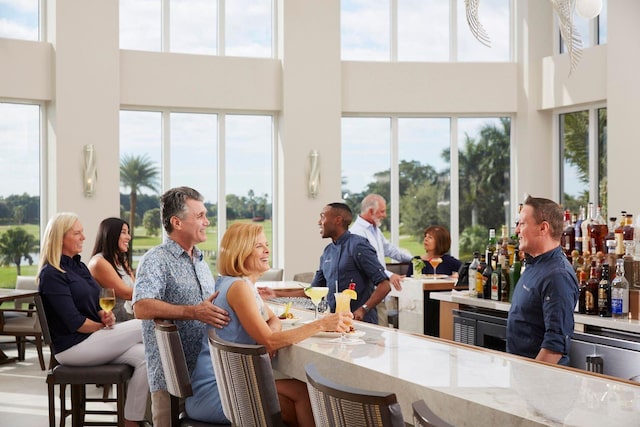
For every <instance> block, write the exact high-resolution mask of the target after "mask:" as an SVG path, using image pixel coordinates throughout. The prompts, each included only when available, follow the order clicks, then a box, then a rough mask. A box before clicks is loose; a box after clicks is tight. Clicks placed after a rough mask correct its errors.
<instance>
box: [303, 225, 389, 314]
mask: <svg viewBox="0 0 640 427" xmlns="http://www.w3.org/2000/svg"><path fill="white" fill-rule="evenodd" d="M387 279H388V277H387V275H386V273H385V271H384V267H383V266H382V265H380V261H379V260H378V255H377V254H376V250H375V249H374V248H373V246H371V244H370V243H369V241H368V240H367V239H366V238H365V237H362V236H358V235H355V234H351V232H350V231H345V233H344V234H343V235H342V236H340V238H339V239H338V240H337V241H335V242H332V243H330V244H328V245H327V247H325V248H324V252H323V253H322V256H321V257H320V267H319V269H318V271H316V275H315V277H314V278H313V281H312V282H311V286H326V287H328V288H329V294H328V295H327V302H328V303H329V307H331V311H332V312H333V311H335V309H336V299H335V297H334V295H333V294H334V293H335V292H342V291H343V290H345V289H348V288H349V283H351V282H354V283H355V284H356V293H357V294H358V299H356V300H352V301H351V312H354V311H356V310H357V309H358V308H360V307H361V306H362V304H364V303H365V302H367V300H368V299H369V298H370V297H371V295H372V294H373V291H374V290H375V287H376V285H377V284H378V283H380V282H382V281H384V280H387ZM336 282H337V285H338V286H337V290H336ZM363 320H364V321H365V322H369V323H375V324H378V312H377V311H376V310H374V309H372V310H370V311H369V312H368V313H367V314H365V316H364V319H363Z"/></svg>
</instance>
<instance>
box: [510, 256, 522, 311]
mask: <svg viewBox="0 0 640 427" xmlns="http://www.w3.org/2000/svg"><path fill="white" fill-rule="evenodd" d="M521 269H522V262H520V249H518V248H516V249H515V252H514V254H513V265H512V266H511V270H509V296H508V301H509V302H511V300H512V299H513V291H515V290H516V285H517V284H518V280H520V270H521Z"/></svg>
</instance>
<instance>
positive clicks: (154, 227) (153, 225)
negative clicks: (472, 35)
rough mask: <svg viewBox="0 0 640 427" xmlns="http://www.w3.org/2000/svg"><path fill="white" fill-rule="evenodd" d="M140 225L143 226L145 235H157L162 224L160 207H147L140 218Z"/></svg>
mask: <svg viewBox="0 0 640 427" xmlns="http://www.w3.org/2000/svg"><path fill="white" fill-rule="evenodd" d="M142 225H143V226H144V229H145V231H146V232H147V236H157V235H158V232H159V231H160V227H161V226H162V224H161V220H160V208H153V209H149V210H148V211H146V212H145V213H144V217H143V218H142Z"/></svg>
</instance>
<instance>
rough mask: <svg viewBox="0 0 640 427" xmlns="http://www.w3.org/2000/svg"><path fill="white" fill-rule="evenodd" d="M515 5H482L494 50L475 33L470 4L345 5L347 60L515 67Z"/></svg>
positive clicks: (369, 1) (370, 1)
mask: <svg viewBox="0 0 640 427" xmlns="http://www.w3.org/2000/svg"><path fill="white" fill-rule="evenodd" d="M511 4H512V0H483V1H482V2H480V7H479V11H478V17H479V20H480V22H481V23H482V25H483V27H484V28H485V29H486V31H487V33H488V35H489V38H490V39H491V47H490V48H489V47H487V46H484V45H483V44H481V43H480V42H479V41H478V40H476V38H475V37H474V36H473V35H472V33H471V31H470V30H469V24H467V19H466V9H465V1H464V0H449V1H446V0H395V1H391V0H342V1H341V15H340V16H341V40H342V59H343V60H356V61H358V60H360V61H425V62H445V61H467V62H468V61H483V62H486V61H492V62H493V61H510V60H511ZM452 16H453V17H454V18H455V19H453V20H452V19H451V17H452Z"/></svg>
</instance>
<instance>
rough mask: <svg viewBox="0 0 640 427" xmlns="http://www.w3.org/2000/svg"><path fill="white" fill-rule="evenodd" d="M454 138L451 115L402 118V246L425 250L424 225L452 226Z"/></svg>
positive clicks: (400, 148)
mask: <svg viewBox="0 0 640 427" xmlns="http://www.w3.org/2000/svg"><path fill="white" fill-rule="evenodd" d="M450 141H451V120H450V119H448V118H402V119H399V120H398V159H399V161H400V166H399V176H400V180H399V184H400V189H399V190H400V191H399V193H400V224H401V226H400V227H401V228H400V236H401V238H400V246H401V247H403V248H405V249H407V250H408V251H409V252H410V253H412V254H414V255H418V254H422V253H424V248H423V246H422V241H423V238H424V234H423V232H424V229H425V228H426V227H428V226H430V225H442V226H444V227H446V228H447V229H451V221H450V217H451V216H450V209H451V191H450V185H451V180H450V170H451V164H450V151H451V148H450Z"/></svg>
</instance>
